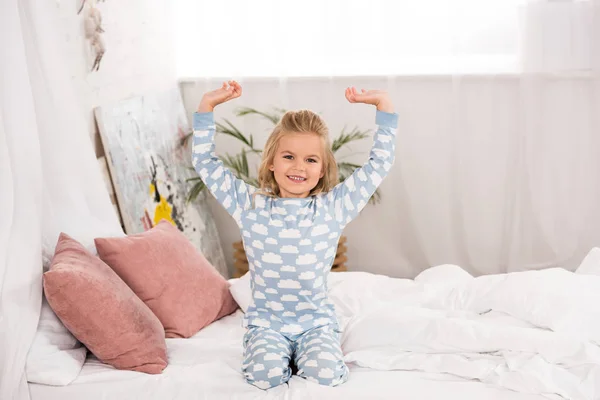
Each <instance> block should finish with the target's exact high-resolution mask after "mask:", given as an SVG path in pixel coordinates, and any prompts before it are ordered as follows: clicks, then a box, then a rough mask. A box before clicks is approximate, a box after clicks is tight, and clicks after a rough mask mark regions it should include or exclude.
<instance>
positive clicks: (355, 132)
mask: <svg viewBox="0 0 600 400" xmlns="http://www.w3.org/2000/svg"><path fill="white" fill-rule="evenodd" d="M285 112H286V110H284V109H281V108H273V109H272V110H271V111H269V112H265V111H260V110H257V109H254V108H250V107H242V108H239V109H237V110H236V111H235V114H236V116H238V117H245V116H249V115H255V116H260V117H262V118H265V119H267V120H268V121H269V122H271V123H272V124H273V126H275V125H276V124H277V123H278V122H279V120H280V119H281V117H282V116H283V114H284V113H285ZM215 126H216V132H217V133H218V134H225V135H229V136H231V137H233V138H235V139H237V140H239V141H240V142H241V143H242V144H243V148H242V150H241V151H240V152H239V153H238V154H235V155H230V154H229V153H225V155H222V156H219V158H220V159H221V161H223V164H224V166H225V167H227V168H228V169H229V170H230V171H231V172H232V173H233V174H234V175H235V176H236V177H237V178H238V179H241V180H243V181H244V182H246V183H248V184H250V185H253V186H255V187H258V178H257V175H256V173H257V168H251V167H250V165H251V162H249V158H250V159H251V161H252V159H253V158H254V159H256V160H257V161H260V159H261V157H262V148H260V147H258V146H257V145H256V143H255V141H254V136H253V135H252V134H248V135H246V134H244V133H242V132H241V131H240V130H239V129H238V128H237V127H236V126H235V125H234V124H233V123H232V122H231V121H229V120H227V119H225V118H224V119H223V123H220V122H217V123H216V124H215ZM192 135H193V133H189V134H187V135H186V136H185V137H184V138H183V139H182V145H186V144H187V143H188V142H189V141H190V138H191V137H192ZM369 135H370V132H369V130H360V129H358V128H357V127H354V128H353V129H352V130H350V131H349V132H347V130H346V128H344V129H342V132H341V133H340V134H339V136H338V137H336V138H335V139H334V140H333V141H332V142H331V150H332V151H333V154H334V155H336V154H337V153H338V151H339V150H340V149H343V148H345V147H348V146H349V145H350V144H351V143H353V142H355V141H357V140H361V139H365V138H367V137H368V136H369ZM336 158H337V157H336ZM343 158H345V157H340V158H338V159H337V166H338V173H339V181H340V182H343V181H344V180H346V178H347V177H349V176H350V175H351V174H352V173H353V172H354V170H355V169H356V168H359V167H360V165H358V164H354V163H350V162H346V161H343ZM188 182H190V184H191V186H190V189H189V191H188V197H187V201H193V200H195V199H196V198H197V197H198V195H199V194H200V193H201V192H202V191H203V190H204V189H205V188H206V186H205V185H204V182H203V181H202V179H201V178H200V177H199V176H195V177H192V178H189V179H188ZM380 198H381V196H380V193H379V190H377V191H375V194H374V195H373V196H372V197H371V198H370V199H369V202H370V203H373V204H376V203H378V202H379V200H380ZM345 242H346V238H345V237H344V236H342V237H341V238H340V242H339V245H338V252H337V254H336V258H335V261H334V263H333V267H332V270H334V271H339V270H345V265H344V263H345V261H346V256H345V252H346V250H347V248H346V245H345ZM233 247H234V255H235V257H234V258H235V264H236V270H237V271H236V276H239V275H241V274H242V273H243V272H244V271H245V270H247V265H248V261H247V259H246V256H245V253H244V248H243V245H242V242H241V241H240V242H236V243H234V244H233Z"/></svg>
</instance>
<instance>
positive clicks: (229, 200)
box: [192, 81, 256, 225]
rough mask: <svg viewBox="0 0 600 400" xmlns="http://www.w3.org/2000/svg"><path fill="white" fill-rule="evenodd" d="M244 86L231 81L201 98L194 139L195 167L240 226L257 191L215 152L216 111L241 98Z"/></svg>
mask: <svg viewBox="0 0 600 400" xmlns="http://www.w3.org/2000/svg"><path fill="white" fill-rule="evenodd" d="M241 94H242V88H241V86H240V85H239V84H238V83H237V82H235V81H230V82H229V85H228V84H227V83H223V86H222V87H221V88H219V89H217V90H214V91H212V92H208V93H206V94H205V95H204V97H203V98H202V101H201V102H200V105H199V106H198V111H197V112H196V113H194V120H193V128H194V138H193V146H192V164H193V165H194V168H195V169H196V171H197V172H198V174H199V175H200V177H201V178H202V181H203V182H204V184H205V185H206V187H207V188H208V190H209V191H210V192H211V193H212V194H213V196H215V198H216V199H217V201H218V202H219V203H221V205H223V207H225V209H226V210H227V212H228V213H229V214H230V215H231V216H232V217H233V218H234V219H235V220H236V222H237V223H238V225H239V224H240V216H241V213H242V211H243V210H247V209H249V208H250V207H251V205H252V195H253V194H254V192H255V191H256V188H255V187H254V186H252V185H248V184H247V183H246V182H244V181H243V180H241V179H238V178H236V177H235V175H233V173H231V171H229V170H228V169H227V168H226V167H225V166H224V165H223V162H222V161H221V160H220V159H219V158H218V157H217V155H216V153H215V142H214V136H215V121H214V115H213V110H214V107H215V106H216V105H218V104H221V103H224V102H225V101H228V100H232V99H235V98H237V97H240V96H241Z"/></svg>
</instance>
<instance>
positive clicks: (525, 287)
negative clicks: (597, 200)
mask: <svg viewBox="0 0 600 400" xmlns="http://www.w3.org/2000/svg"><path fill="white" fill-rule="evenodd" d="M335 275H336V274H332V279H331V280H330V295H331V299H332V300H333V301H334V302H335V304H336V309H337V311H338V315H339V318H340V320H341V325H342V328H343V330H344V334H343V337H342V347H343V351H344V354H345V361H346V362H348V363H354V364H357V365H359V366H362V367H369V368H373V369H379V370H409V371H425V372H436V373H448V374H452V375H454V376H457V377H462V378H466V379H470V380H479V381H482V382H485V383H489V384H492V385H496V386H498V387H502V388H507V389H510V390H514V391H516V392H520V393H529V394H538V395H544V396H546V397H549V398H560V397H564V398H569V399H598V398H600V347H599V346H598V344H600V276H597V275H587V274H585V275H584V274H577V273H572V272H569V271H566V270H563V269H549V270H544V271H530V272H519V273H511V274H503V275H491V276H483V277H478V278H473V277H471V276H470V275H469V274H467V273H466V272H465V271H463V270H462V269H460V268H458V267H456V266H440V267H435V268H432V269H430V270H427V271H425V273H424V274H422V276H419V277H417V279H415V280H414V281H412V280H403V279H391V278H387V277H384V276H377V275H371V274H366V273H351V275H352V278H351V279H349V278H350V277H349V276H347V277H346V278H345V279H337V278H336V277H335ZM357 293H359V295H357Z"/></svg>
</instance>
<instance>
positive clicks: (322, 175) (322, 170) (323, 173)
mask: <svg viewBox="0 0 600 400" xmlns="http://www.w3.org/2000/svg"><path fill="white" fill-rule="evenodd" d="M324 176H325V170H324V169H321V175H319V179H321V178H322V177H324Z"/></svg>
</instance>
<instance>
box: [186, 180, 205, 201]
mask: <svg viewBox="0 0 600 400" xmlns="http://www.w3.org/2000/svg"><path fill="white" fill-rule="evenodd" d="M198 178H199V177H198ZM192 179H193V178H192ZM205 187H206V185H205V184H204V181H202V179H199V180H198V181H197V182H196V183H195V184H194V185H193V186H192V188H191V189H190V191H189V192H188V196H187V199H186V202H187V203H191V202H192V201H194V200H196V198H197V197H198V195H199V194H200V192H202V190H204V188H205Z"/></svg>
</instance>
